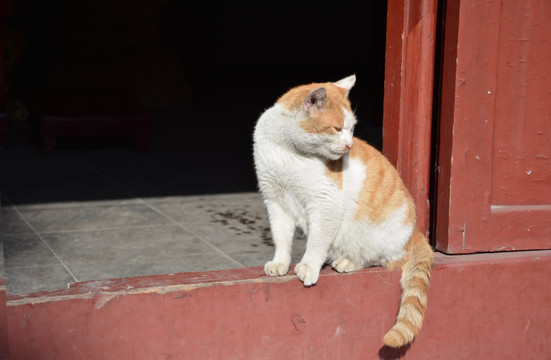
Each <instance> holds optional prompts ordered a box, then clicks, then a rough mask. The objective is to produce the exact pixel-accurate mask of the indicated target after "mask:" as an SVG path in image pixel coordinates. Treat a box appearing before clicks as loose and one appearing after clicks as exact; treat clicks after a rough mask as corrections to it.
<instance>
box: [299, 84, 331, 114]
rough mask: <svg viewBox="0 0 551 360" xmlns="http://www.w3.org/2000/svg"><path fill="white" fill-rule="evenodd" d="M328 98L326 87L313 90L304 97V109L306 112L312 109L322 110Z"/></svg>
mask: <svg viewBox="0 0 551 360" xmlns="http://www.w3.org/2000/svg"><path fill="white" fill-rule="evenodd" d="M326 100H327V90H326V89H325V88H324V87H320V88H317V89H315V90H312V91H310V92H309V93H308V95H307V96H306V99H304V102H303V103H302V109H303V110H304V111H306V112H310V111H311V110H314V109H315V110H321V109H322V108H323V105H324V104H325V101H326Z"/></svg>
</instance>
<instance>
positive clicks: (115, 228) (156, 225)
mask: <svg viewBox="0 0 551 360" xmlns="http://www.w3.org/2000/svg"><path fill="white" fill-rule="evenodd" d="M166 225H171V226H174V224H151V225H135V226H113V227H105V228H96V229H78V230H48V231H41V232H40V233H41V234H43V235H51V234H71V233H88V232H94V231H112V230H130V229H150V228H156V227H159V226H166ZM14 234H16V233H14Z"/></svg>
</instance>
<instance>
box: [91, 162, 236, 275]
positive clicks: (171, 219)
mask: <svg viewBox="0 0 551 360" xmlns="http://www.w3.org/2000/svg"><path fill="white" fill-rule="evenodd" d="M85 164H86V165H87V166H89V167H90V168H91V169H92V170H93V171H95V172H96V173H97V174H98V175H100V176H102V177H103V178H104V179H106V180H108V181H109V182H111V183H112V184H113V185H115V186H116V187H118V188H119V189H121V190H122V191H124V192H125V193H127V194H128V195H129V196H132V197H133V198H134V199H137V200H138V201H139V202H141V203H142V204H144V205H145V206H147V207H149V208H150V209H151V210H153V211H155V212H156V213H158V214H159V215H161V216H163V217H164V218H166V219H168V220H169V221H170V222H172V223H173V224H175V225H177V226H179V227H180V228H182V229H184V230H185V231H187V232H189V233H190V234H192V235H193V236H196V237H197V238H198V239H199V240H201V241H202V242H204V243H205V244H206V245H208V246H209V247H210V248H212V249H213V250H215V251H216V252H218V253H219V254H221V255H222V256H224V257H225V258H227V259H228V260H230V261H232V262H233V263H235V264H236V265H239V266H241V267H246V266H245V265H244V264H242V263H241V262H239V261H237V260H235V259H234V258H233V257H231V256H230V255H228V254H226V253H225V252H224V251H222V250H221V249H220V248H218V247H217V246H216V245H214V244H212V243H211V242H210V241H208V240H206V239H205V238H203V237H202V236H200V235H198V234H196V233H194V232H193V231H191V230H190V229H188V228H187V227H186V226H184V225H183V224H181V223H179V222H178V221H176V220H175V219H173V218H172V217H170V216H168V215H167V214H165V213H164V212H162V211H161V210H159V209H157V208H156V207H154V206H153V205H151V204H150V203H148V202H146V201H145V200H143V199H142V198H141V197H138V196H136V195H135V194H133V193H132V192H130V191H128V190H126V189H124V188H123V187H122V185H120V184H119V183H117V182H116V181H115V180H113V179H111V177H109V176H107V175H106V174H104V173H103V172H102V171H100V170H98V169H97V168H96V167H95V166H92V165H91V164H89V163H87V162H85Z"/></svg>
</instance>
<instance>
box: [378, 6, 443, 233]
mask: <svg viewBox="0 0 551 360" xmlns="http://www.w3.org/2000/svg"><path fill="white" fill-rule="evenodd" d="M436 6H437V1H436V0H406V1H402V0H389V1H388V21H387V39H386V41H387V44H386V65H385V100H384V121H383V153H384V154H385V155H386V156H387V158H388V159H389V160H390V161H391V162H392V163H393V164H394V165H396V167H397V169H398V171H399V172H400V174H401V176H402V178H403V179H404V182H405V183H406V186H407V187H408V189H409V190H410V192H411V193H412V196H413V198H414V200H415V203H416V205H417V222H418V226H419V228H420V230H421V231H423V232H424V233H426V234H428V229H429V219H430V216H429V214H430V204H429V182H430V151H431V147H430V139H431V127H432V94H433V78H434V49H435V38H436V36H435V31H436V10H437V9H436Z"/></svg>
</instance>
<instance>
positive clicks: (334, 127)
mask: <svg viewBox="0 0 551 360" xmlns="http://www.w3.org/2000/svg"><path fill="white" fill-rule="evenodd" d="M333 129H335V131H336V132H341V131H342V128H341V127H338V126H333Z"/></svg>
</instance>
